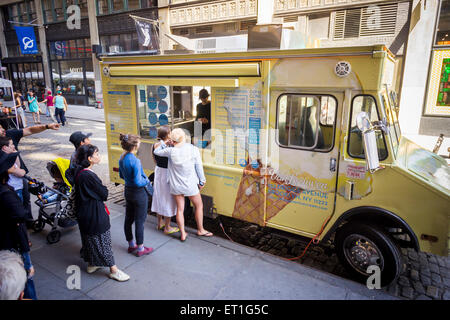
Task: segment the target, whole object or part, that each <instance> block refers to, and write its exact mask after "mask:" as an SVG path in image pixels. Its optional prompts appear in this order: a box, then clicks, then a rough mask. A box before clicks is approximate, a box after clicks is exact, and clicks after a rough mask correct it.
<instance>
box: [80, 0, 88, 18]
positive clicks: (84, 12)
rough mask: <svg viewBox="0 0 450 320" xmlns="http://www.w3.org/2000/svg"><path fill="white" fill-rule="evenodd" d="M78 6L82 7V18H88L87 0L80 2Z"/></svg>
mask: <svg viewBox="0 0 450 320" xmlns="http://www.w3.org/2000/svg"><path fill="white" fill-rule="evenodd" d="M78 5H79V6H80V13H81V17H82V18H87V17H88V4H87V0H78Z"/></svg>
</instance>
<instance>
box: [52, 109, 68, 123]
mask: <svg viewBox="0 0 450 320" xmlns="http://www.w3.org/2000/svg"><path fill="white" fill-rule="evenodd" d="M65 114H66V112H65V111H64V109H60V108H55V118H56V121H58V123H62V125H63V126H64V125H65V124H66V116H65Z"/></svg>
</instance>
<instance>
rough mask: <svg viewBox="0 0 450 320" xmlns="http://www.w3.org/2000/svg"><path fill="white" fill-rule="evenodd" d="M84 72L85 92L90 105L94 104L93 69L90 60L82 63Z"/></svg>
mask: <svg viewBox="0 0 450 320" xmlns="http://www.w3.org/2000/svg"><path fill="white" fill-rule="evenodd" d="M84 66H85V72H86V92H87V95H88V103H89V104H90V105H94V104H95V76H94V68H93V66H92V59H90V60H86V61H85V62H84Z"/></svg>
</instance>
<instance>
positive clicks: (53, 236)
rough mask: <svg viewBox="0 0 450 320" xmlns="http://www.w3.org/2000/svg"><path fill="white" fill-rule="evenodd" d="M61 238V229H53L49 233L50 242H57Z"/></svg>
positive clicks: (48, 239)
mask: <svg viewBox="0 0 450 320" xmlns="http://www.w3.org/2000/svg"><path fill="white" fill-rule="evenodd" d="M60 238H61V231H59V230H53V231H51V232H50V233H49V234H48V235H47V241H48V243H50V244H53V243H57V242H58V241H59V239H60Z"/></svg>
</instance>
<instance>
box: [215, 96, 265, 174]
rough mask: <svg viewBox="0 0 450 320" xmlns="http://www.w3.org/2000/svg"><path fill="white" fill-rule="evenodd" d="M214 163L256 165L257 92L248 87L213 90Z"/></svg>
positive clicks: (259, 110)
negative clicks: (249, 161)
mask: <svg viewBox="0 0 450 320" xmlns="http://www.w3.org/2000/svg"><path fill="white" fill-rule="evenodd" d="M212 98H213V101H214V104H215V108H214V112H215V114H214V128H215V129H216V130H217V131H219V132H216V136H215V161H216V164H227V165H235V166H239V167H245V166H246V165H247V161H248V160H249V153H250V155H253V157H250V158H251V160H252V162H253V161H254V162H255V165H256V166H257V158H258V156H257V152H258V149H259V144H260V139H259V135H260V129H262V123H263V122H262V117H263V107H262V98H261V91H260V90H254V89H250V88H213V89H212Z"/></svg>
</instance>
